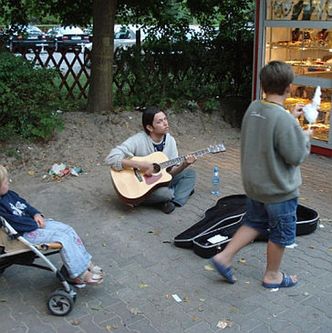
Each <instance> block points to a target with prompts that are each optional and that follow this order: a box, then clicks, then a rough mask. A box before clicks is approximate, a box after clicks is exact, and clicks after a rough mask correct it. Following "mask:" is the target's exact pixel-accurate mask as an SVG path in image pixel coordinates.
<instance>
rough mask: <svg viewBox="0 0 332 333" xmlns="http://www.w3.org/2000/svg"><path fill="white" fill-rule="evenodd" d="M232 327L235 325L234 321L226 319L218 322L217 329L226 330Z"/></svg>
mask: <svg viewBox="0 0 332 333" xmlns="http://www.w3.org/2000/svg"><path fill="white" fill-rule="evenodd" d="M232 325H233V322H232V321H230V320H229V319H224V320H219V321H218V324H217V327H218V328H221V329H222V330H224V329H225V328H226V327H232Z"/></svg>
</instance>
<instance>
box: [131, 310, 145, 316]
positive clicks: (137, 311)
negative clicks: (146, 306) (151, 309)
mask: <svg viewBox="0 0 332 333" xmlns="http://www.w3.org/2000/svg"><path fill="white" fill-rule="evenodd" d="M130 312H131V313H132V314H133V315H135V316H137V315H138V314H142V313H143V312H142V311H140V310H139V309H138V308H131V309H130Z"/></svg>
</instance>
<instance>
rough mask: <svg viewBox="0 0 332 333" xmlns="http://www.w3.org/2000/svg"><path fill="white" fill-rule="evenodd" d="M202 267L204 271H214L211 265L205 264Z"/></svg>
mask: <svg viewBox="0 0 332 333" xmlns="http://www.w3.org/2000/svg"><path fill="white" fill-rule="evenodd" d="M204 269H205V270H206V271H214V268H213V267H212V266H211V265H209V264H208V265H205V266H204Z"/></svg>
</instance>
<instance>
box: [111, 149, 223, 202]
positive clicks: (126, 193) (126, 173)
mask: <svg viewBox="0 0 332 333" xmlns="http://www.w3.org/2000/svg"><path fill="white" fill-rule="evenodd" d="M225 150H226V149H225V147H224V145H223V144H217V145H214V146H209V147H208V148H206V149H202V150H198V151H195V152H193V153H191V155H194V156H196V157H201V156H204V155H206V154H209V153H212V154H215V153H219V152H223V151H225ZM185 156H186V155H183V156H179V157H176V158H173V159H171V160H169V159H168V158H167V156H166V155H165V154H164V153H162V152H159V151H158V152H155V153H152V154H150V155H147V156H144V157H139V156H135V157H133V158H132V159H133V160H136V161H145V162H150V163H152V164H153V166H154V172H153V174H152V175H151V176H146V175H144V174H143V173H142V172H141V171H140V170H139V169H124V170H121V171H115V170H113V169H112V168H111V169H110V173H111V178H112V182H113V186H114V188H115V191H116V192H117V194H118V195H119V197H120V199H122V200H123V201H124V202H125V203H127V204H129V205H138V204H139V203H140V202H142V201H144V198H145V197H146V196H147V195H148V194H149V193H150V192H151V191H152V190H154V189H156V188H157V187H160V186H167V185H168V184H169V183H170V181H171V180H172V176H171V175H170V174H169V173H168V172H167V169H168V168H170V167H172V166H174V165H176V164H179V163H181V162H182V161H184V159H185Z"/></svg>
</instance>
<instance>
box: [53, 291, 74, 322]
mask: <svg viewBox="0 0 332 333" xmlns="http://www.w3.org/2000/svg"><path fill="white" fill-rule="evenodd" d="M73 306H74V299H73V297H72V296H71V295H69V294H68V293H67V292H66V291H65V290H63V289H58V290H56V291H54V292H53V293H52V294H51V295H50V297H49V298H48V302H47V307H48V309H49V311H50V312H51V313H52V314H53V315H55V316H66V315H67V314H68V313H69V312H70V311H71V310H72V309H73Z"/></svg>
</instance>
